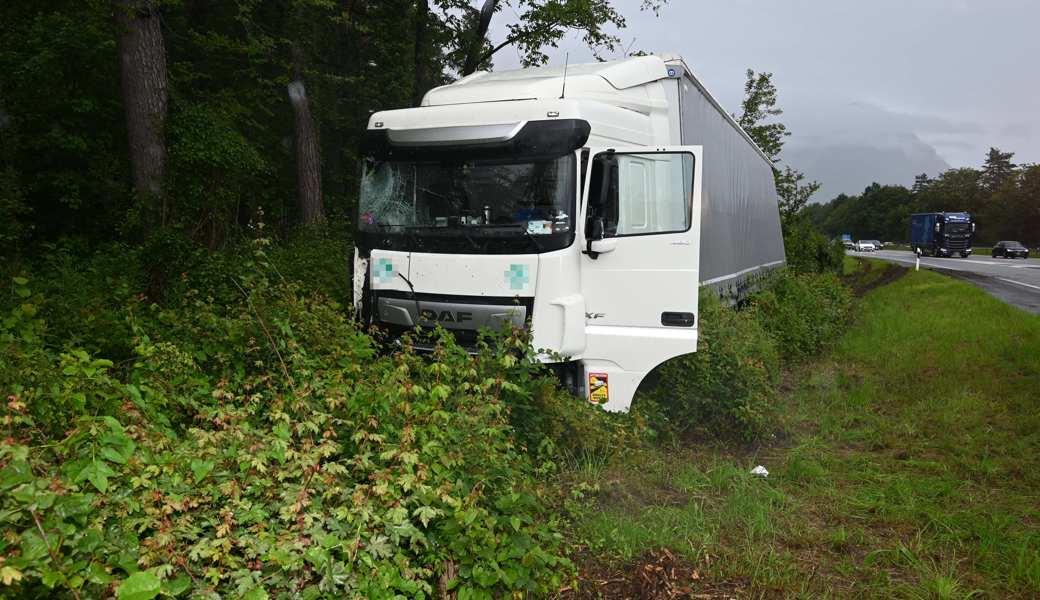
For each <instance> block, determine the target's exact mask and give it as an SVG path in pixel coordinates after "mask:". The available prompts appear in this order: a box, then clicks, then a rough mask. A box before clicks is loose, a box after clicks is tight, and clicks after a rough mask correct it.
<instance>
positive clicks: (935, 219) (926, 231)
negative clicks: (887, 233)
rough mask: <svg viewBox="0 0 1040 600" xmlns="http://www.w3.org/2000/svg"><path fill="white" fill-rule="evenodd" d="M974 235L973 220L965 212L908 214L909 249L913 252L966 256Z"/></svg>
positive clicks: (969, 250)
mask: <svg viewBox="0 0 1040 600" xmlns="http://www.w3.org/2000/svg"><path fill="white" fill-rule="evenodd" d="M974 237H975V222H974V221H973V220H972V218H971V215H970V214H968V213H966V212H935V213H918V214H915V215H910V249H911V250H913V251H914V253H916V254H919V255H920V254H928V255H930V256H953V255H955V254H958V255H960V256H961V258H966V257H967V256H968V255H969V254H971V243H972V239H973V238H974Z"/></svg>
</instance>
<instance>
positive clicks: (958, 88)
mask: <svg viewBox="0 0 1040 600" xmlns="http://www.w3.org/2000/svg"><path fill="white" fill-rule="evenodd" d="M614 4H615V5H616V6H617V7H618V8H619V9H620V10H621V12H622V13H623V14H624V15H625V16H626V18H627V20H628V26H627V27H626V28H625V29H623V30H621V31H619V32H617V35H618V36H619V37H620V38H621V40H622V46H623V47H624V48H628V47H631V49H632V50H645V51H648V52H655V51H656V52H678V53H680V54H681V55H682V56H683V57H684V58H685V59H686V62H687V64H688V65H690V67H691V68H692V69H693V71H694V72H695V73H696V74H697V76H698V78H700V79H701V81H702V82H704V84H705V85H706V86H707V87H708V89H710V90H711V91H712V93H713V94H714V95H715V96H716V97H717V98H718V99H719V101H720V102H721V103H722V104H723V106H725V107H726V108H727V109H728V110H729V111H730V112H735V111H736V110H737V108H738V106H739V103H740V100H741V97H742V94H743V84H744V71H745V69H747V68H748V67H750V68H753V69H755V70H756V71H770V72H772V73H773V74H774V76H773V80H774V83H775V84H776V86H777V88H778V90H779V101H780V102H779V104H780V107H781V108H783V109H784V111H785V114H784V115H783V117H782V119H781V120H782V121H783V122H785V123H786V124H787V125H788V127H789V128H790V129H791V130H792V132H793V135H792V136H791V137H790V138H789V139H788V145H787V149H785V154H784V158H785V159H786V160H787V161H788V162H790V163H792V166H794V167H795V168H800V169H802V170H804V171H806V172H807V173H808V174H809V175H810V176H812V177H814V178H816V179H819V180H820V181H821V182H822V183H823V184H824V190H823V191H822V192H821V194H820V197H818V198H816V199H817V200H828V199H830V197H833V195H835V194H836V193H837V192H847V193H858V192H859V191H861V190H862V187H863V186H864V185H867V184H869V183H870V182H871V181H873V180H875V179H878V180H881V181H882V182H883V183H889V182H891V183H903V184H908V183H910V182H911V181H912V176H913V174H914V173H919V172H921V171H927V172H928V173H929V174H930V175H932V176H934V175H935V174H937V172H938V171H940V170H942V169H943V168H945V167H946V166H977V165H979V164H980V163H981V161H982V159H983V157H984V155H985V153H986V151H987V150H988V149H989V147H990V146H997V147H999V148H1001V149H1002V150H1006V151H1013V152H1015V160H1016V162H1040V0H871V1H869V2H864V1H862V0H858V1H854V0H714V1H708V0H671V2H670V3H669V4H668V5H667V6H665V7H664V8H662V9H661V11H660V15H659V16H657V17H655V16H654V15H653V13H651V12H640V11H639V4H640V1H639V0H616V2H615V3H614ZM506 11H507V12H506V13H505V14H503V15H502V16H503V17H508V11H509V9H508V8H507V9H506ZM500 36H501V30H500V29H497V30H496V29H495V27H494V24H492V37H500ZM624 48H623V49H622V50H620V51H619V52H618V54H617V55H616V56H614V57H613V58H620V57H621V56H622V55H623V52H624ZM566 52H570V60H571V61H572V62H587V61H589V60H591V59H592V54H591V52H589V50H588V49H587V48H586V47H584V45H583V44H582V43H581V41H580V39H579V38H578V37H577V36H569V37H568V39H566V40H564V42H563V43H561V44H560V48H558V49H550V52H549V55H550V57H551V58H552V62H553V63H561V64H562V62H563V59H564V54H565V53H566ZM495 63H496V68H497V69H504V68H514V67H516V66H517V65H518V60H517V56H516V53H515V51H513V50H512V49H508V48H507V49H504V50H502V51H501V52H500V53H499V54H497V55H496V56H495ZM799 162H800V163H802V164H798V163H799Z"/></svg>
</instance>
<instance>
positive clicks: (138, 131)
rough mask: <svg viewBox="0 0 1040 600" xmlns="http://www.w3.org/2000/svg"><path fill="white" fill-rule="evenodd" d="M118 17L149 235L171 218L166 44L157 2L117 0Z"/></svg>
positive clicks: (137, 183)
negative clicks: (165, 185) (165, 186)
mask: <svg viewBox="0 0 1040 600" xmlns="http://www.w3.org/2000/svg"><path fill="white" fill-rule="evenodd" d="M113 14H114V17H115V25H116V40H117V47H118V52H119V69H120V82H121V88H122V96H123V109H124V111H125V112H126V130H127V144H128V148H129V154H130V168H131V174H132V176H133V183H134V191H135V192H136V194H137V195H138V197H139V199H140V201H141V202H142V208H143V211H142V213H143V215H144V218H143V225H144V228H145V231H146V233H147V232H149V231H151V230H154V229H155V228H156V227H162V226H165V225H166V223H167V220H168V218H169V213H170V210H169V205H168V203H167V201H166V195H165V194H164V193H163V179H164V177H165V175H166V137H165V131H164V128H165V125H166V113H167V107H168V103H169V83H168V79H167V77H168V76H167V72H166V44H165V42H164V40H163V33H162V28H161V22H160V18H159V10H158V6H157V3H156V2H155V1H154V0H113Z"/></svg>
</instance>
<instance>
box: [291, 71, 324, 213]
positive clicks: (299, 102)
mask: <svg viewBox="0 0 1040 600" xmlns="http://www.w3.org/2000/svg"><path fill="white" fill-rule="evenodd" d="M296 71H297V72H296V77H295V78H294V79H293V81H292V82H291V83H289V101H290V102H291V103H292V107H293V113H294V115H295V118H296V120H295V125H294V133H295V135H294V137H295V142H296V144H295V145H296V201H297V202H298V203H299V205H300V221H301V222H302V223H303V224H304V225H314V224H316V223H318V222H319V221H321V219H322V217H323V216H324V215H325V202H324V198H323V197H322V195H321V146H320V145H319V144H318V129H317V128H316V127H315V126H314V117H313V115H311V106H310V100H309V99H308V98H307V89H306V88H305V87H304V85H303V77H302V76H301V75H300V70H299V69H296Z"/></svg>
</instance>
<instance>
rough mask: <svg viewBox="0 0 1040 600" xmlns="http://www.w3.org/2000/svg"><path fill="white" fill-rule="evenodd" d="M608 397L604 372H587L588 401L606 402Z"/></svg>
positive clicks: (595, 402)
mask: <svg viewBox="0 0 1040 600" xmlns="http://www.w3.org/2000/svg"><path fill="white" fill-rule="evenodd" d="M609 399H610V388H609V387H608V386H607V374H606V373H589V402H592V403H594V404H606V403H607V400H609Z"/></svg>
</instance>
